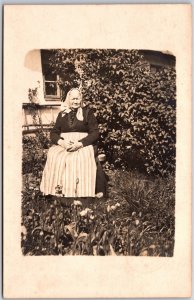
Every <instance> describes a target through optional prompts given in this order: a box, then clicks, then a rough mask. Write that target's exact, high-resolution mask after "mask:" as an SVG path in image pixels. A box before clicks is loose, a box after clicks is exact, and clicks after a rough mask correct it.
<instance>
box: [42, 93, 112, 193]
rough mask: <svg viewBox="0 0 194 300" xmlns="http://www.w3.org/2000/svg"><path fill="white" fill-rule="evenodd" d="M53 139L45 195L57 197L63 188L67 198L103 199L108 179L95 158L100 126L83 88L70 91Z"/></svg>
mask: <svg viewBox="0 0 194 300" xmlns="http://www.w3.org/2000/svg"><path fill="white" fill-rule="evenodd" d="M50 136H51V140H52V142H53V143H54V144H55V145H53V146H52V147H51V148H50V149H49V151H48V155H47V162H46V165H45V168H44V171H43V175H42V181H41V185H40V190H41V192H43V194H44V195H55V194H56V187H57V186H60V187H61V189H62V194H63V195H64V197H95V196H96V193H97V197H99V198H100V196H103V195H104V194H105V190H106V178H105V174H104V172H103V171H102V168H101V165H100V163H99V162H98V160H97V159H96V155H95V152H96V151H95V149H96V146H95V145H96V142H97V140H98V137H99V131H98V124H97V120H96V118H95V116H94V114H93V112H92V110H91V109H89V108H88V107H86V106H85V107H84V105H83V101H82V95H81V92H80V91H79V89H77V88H73V89H71V90H70V91H69V92H68V94H67V97H66V100H65V102H64V105H63V110H62V111H61V112H60V113H59V114H58V117H57V120H56V124H55V126H54V128H53V129H52V131H51V135H50Z"/></svg>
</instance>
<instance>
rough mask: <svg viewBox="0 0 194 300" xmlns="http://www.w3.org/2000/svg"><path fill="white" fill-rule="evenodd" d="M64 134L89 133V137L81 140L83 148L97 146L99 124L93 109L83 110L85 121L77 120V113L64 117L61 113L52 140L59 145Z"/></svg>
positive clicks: (52, 131)
mask: <svg viewBox="0 0 194 300" xmlns="http://www.w3.org/2000/svg"><path fill="white" fill-rule="evenodd" d="M63 132H87V133H88V136H86V137H85V138H83V139H81V140H79V141H80V142H82V144H83V146H84V147H85V146H88V145H92V144H95V143H96V141H97V140H98V137H99V130H98V123H97V120H96V118H95V116H94V114H93V112H92V110H91V109H89V108H87V107H84V108H83V121H79V120H78V119H77V118H76V111H71V112H70V113H68V114H65V115H63V116H62V112H60V113H59V114H58V116H57V119H56V123H55V126H54V127H53V129H52V130H51V134H50V137H51V140H52V142H53V143H54V144H57V142H58V140H59V139H60V134H61V133H63Z"/></svg>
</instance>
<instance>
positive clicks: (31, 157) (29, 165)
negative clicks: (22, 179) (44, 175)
mask: <svg viewBox="0 0 194 300" xmlns="http://www.w3.org/2000/svg"><path fill="white" fill-rule="evenodd" d="M22 142H23V156H22V173H23V174H29V173H33V174H34V175H38V174H39V172H42V170H43V168H44V165H45V162H46V155H47V149H48V148H49V147H50V145H51V142H50V139H49V136H48V134H47V133H45V132H43V131H39V132H38V133H36V136H25V135H24V136H23V140H22Z"/></svg>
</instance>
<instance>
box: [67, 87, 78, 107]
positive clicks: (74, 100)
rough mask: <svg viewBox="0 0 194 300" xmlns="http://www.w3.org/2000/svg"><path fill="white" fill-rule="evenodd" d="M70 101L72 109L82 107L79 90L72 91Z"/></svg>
mask: <svg viewBox="0 0 194 300" xmlns="http://www.w3.org/2000/svg"><path fill="white" fill-rule="evenodd" d="M69 99H70V100H69V102H70V106H71V107H72V108H79V107H80V106H81V96H80V93H79V91H78V90H72V91H71V93H70V97H69Z"/></svg>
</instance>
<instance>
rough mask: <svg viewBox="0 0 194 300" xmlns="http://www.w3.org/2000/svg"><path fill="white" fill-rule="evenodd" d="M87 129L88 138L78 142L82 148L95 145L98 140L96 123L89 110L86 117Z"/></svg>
mask: <svg viewBox="0 0 194 300" xmlns="http://www.w3.org/2000/svg"><path fill="white" fill-rule="evenodd" d="M87 127H88V136H86V137H85V138H83V139H81V140H80V142H82V144H83V146H84V147H86V146H89V145H92V144H95V143H96V142H97V140H98V138H99V130H98V123H97V120H96V118H95V116H94V113H93V111H92V110H91V109H90V110H89V112H88V116H87Z"/></svg>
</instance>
